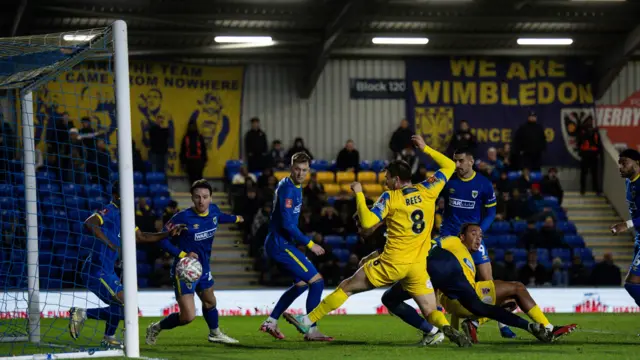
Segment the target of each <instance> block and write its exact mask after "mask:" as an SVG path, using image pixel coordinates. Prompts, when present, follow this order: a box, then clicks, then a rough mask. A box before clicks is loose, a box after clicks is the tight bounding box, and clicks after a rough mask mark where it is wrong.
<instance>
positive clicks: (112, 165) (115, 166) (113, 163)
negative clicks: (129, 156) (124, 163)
mask: <svg viewBox="0 0 640 360" xmlns="http://www.w3.org/2000/svg"><path fill="white" fill-rule="evenodd" d="M109 169H111V172H112V173H114V172H118V162H117V161H111V162H110V163H109Z"/></svg>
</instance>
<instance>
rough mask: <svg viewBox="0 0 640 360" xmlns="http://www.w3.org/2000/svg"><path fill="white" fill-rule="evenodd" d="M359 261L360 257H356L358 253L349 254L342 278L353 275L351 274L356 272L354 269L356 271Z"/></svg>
mask: <svg viewBox="0 0 640 360" xmlns="http://www.w3.org/2000/svg"><path fill="white" fill-rule="evenodd" d="M359 261H360V259H358V255H356V254H351V255H349V260H347V265H346V266H345V267H344V271H343V274H342V278H343V279H346V278H350V277H351V276H353V274H355V273H356V271H358V269H359V268H360V267H359V266H358V262H359Z"/></svg>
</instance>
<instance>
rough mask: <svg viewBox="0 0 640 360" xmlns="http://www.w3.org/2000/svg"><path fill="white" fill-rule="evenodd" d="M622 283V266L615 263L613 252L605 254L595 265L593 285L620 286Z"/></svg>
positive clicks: (592, 276) (592, 274) (592, 278)
mask: <svg viewBox="0 0 640 360" xmlns="http://www.w3.org/2000/svg"><path fill="white" fill-rule="evenodd" d="M621 283H622V277H621V276H620V268H619V267H617V266H616V265H615V264H614V263H613V255H612V254H611V253H606V254H604V256H603V258H602V261H601V262H599V263H597V264H596V266H594V267H593V271H592V272H591V285H593V286H620V284H621Z"/></svg>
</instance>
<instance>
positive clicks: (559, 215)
mask: <svg viewBox="0 0 640 360" xmlns="http://www.w3.org/2000/svg"><path fill="white" fill-rule="evenodd" d="M555 213H556V217H557V218H558V221H567V220H569V218H568V217H567V214H565V213H564V211H557V210H556V212H555Z"/></svg>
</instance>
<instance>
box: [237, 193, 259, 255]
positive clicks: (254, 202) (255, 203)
mask: <svg viewBox="0 0 640 360" xmlns="http://www.w3.org/2000/svg"><path fill="white" fill-rule="evenodd" d="M241 201H242V206H241V207H240V208H241V209H242V210H241V215H242V217H243V218H244V219H245V220H244V223H242V225H240V226H241V227H242V230H243V232H244V240H245V243H246V242H248V240H249V234H251V226H252V225H253V219H254V218H255V216H256V214H257V213H258V211H260V208H261V206H262V202H261V201H260V198H259V197H258V193H257V191H256V189H247V193H246V196H245V197H244V198H243V199H242V200H241Z"/></svg>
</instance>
